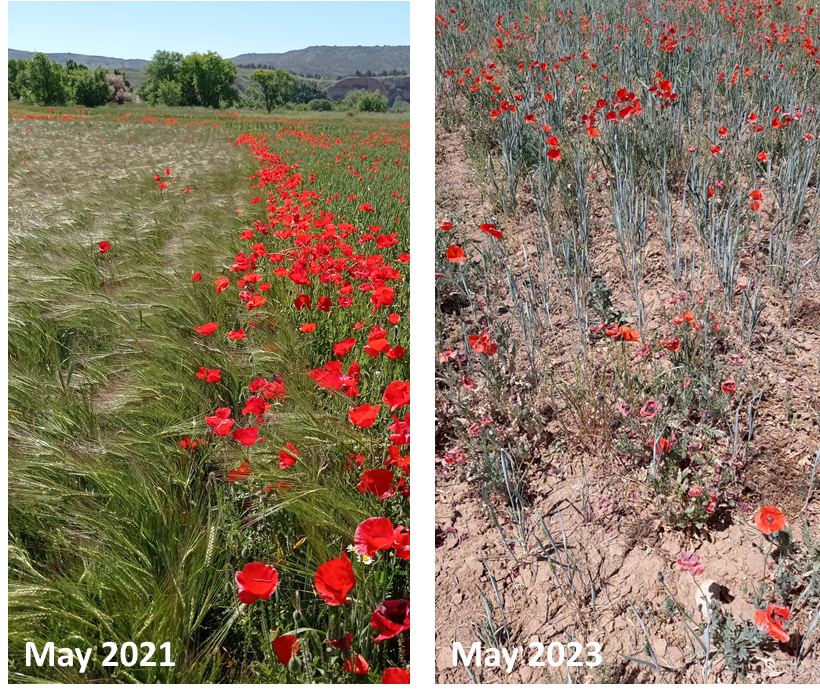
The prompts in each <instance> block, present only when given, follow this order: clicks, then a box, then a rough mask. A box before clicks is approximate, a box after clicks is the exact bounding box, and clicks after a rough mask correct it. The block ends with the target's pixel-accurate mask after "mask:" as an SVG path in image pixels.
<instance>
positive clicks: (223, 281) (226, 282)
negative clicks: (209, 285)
mask: <svg viewBox="0 0 820 699" xmlns="http://www.w3.org/2000/svg"><path fill="white" fill-rule="evenodd" d="M214 284H216V293H217V294H221V293H222V292H223V291H225V289H227V288H228V287H229V286H230V285H231V280H230V279H228V277H220V278H219V279H217V280H216V281H215V282H214Z"/></svg>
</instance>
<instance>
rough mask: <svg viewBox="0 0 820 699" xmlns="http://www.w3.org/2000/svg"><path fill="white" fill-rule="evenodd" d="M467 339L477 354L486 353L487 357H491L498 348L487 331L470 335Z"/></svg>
mask: <svg viewBox="0 0 820 699" xmlns="http://www.w3.org/2000/svg"><path fill="white" fill-rule="evenodd" d="M467 340H468V342H469V343H470V347H472V348H473V349H474V350H475V351H476V352H477V353H478V354H486V355H487V356H488V357H492V356H493V355H494V354H495V351H496V350H497V349H498V344H497V343H495V342H493V341H492V340H491V339H490V336H489V335H488V334H487V333H481V335H470V336H469V337H468V338H467Z"/></svg>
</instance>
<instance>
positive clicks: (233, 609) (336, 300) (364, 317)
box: [8, 102, 410, 683]
mask: <svg viewBox="0 0 820 699" xmlns="http://www.w3.org/2000/svg"><path fill="white" fill-rule="evenodd" d="M402 118H403V117H402ZM8 124H9V145H8V167H9V211H8V215H9V307H8V312H9V340H8V342H9V345H8V352H9V404H8V416H9V486H8V487H9V585H10V588H9V595H10V598H9V681H10V682H94V683H99V682H126V683H135V682H136V683H157V682H160V683H167V682H186V683H202V682H225V683H237V682H252V683H253V682H266V683H283V682H295V683H324V682H326V683H352V682H364V683H367V682H372V683H380V682H382V681H385V682H387V681H396V678H397V677H398V678H403V677H404V676H405V675H406V676H407V681H409V674H407V673H406V671H407V670H409V662H410V661H409V631H408V630H407V629H408V628H409V536H406V530H407V529H408V528H409V353H405V352H406V351H407V350H409V319H408V318H407V314H408V310H409V157H410V156H409V124H408V123H402V122H401V121H398V120H397V117H395V116H393V115H378V116H365V115H356V116H351V117H345V116H340V115H338V114H328V115H324V114H321V115H320V114H314V113H305V112H301V113H274V114H271V115H267V114H262V113H253V112H247V113H244V112H243V113H242V114H237V113H217V112H214V111H212V110H205V109H177V110H170V111H169V110H168V109H167V108H146V107H143V106H142V105H130V107H126V108H111V107H108V108H101V109H98V110H74V109H73V108H58V109H57V110H56V111H55V110H47V109H45V108H40V107H30V106H25V105H21V104H19V103H15V102H12V103H10V104H9V119H8ZM366 204H367V205H369V206H365V205H366ZM376 229H378V230H376ZM100 243H107V244H108V245H109V246H110V247H108V249H107V250H106V251H104V250H103V248H104V247H105V246H101V245H100ZM220 279H222V280H224V281H222V282H221V283H220V282H219V280H220ZM215 282H216V284H215ZM221 287H223V288H221ZM386 289H389V290H390V291H389V292H388V291H386ZM303 296H307V297H309V299H308V300H309V303H308V304H307V305H305V304H304V303H300V302H299V299H300V298H302V297H303ZM322 299H324V300H322ZM303 300H304V299H303ZM209 323H216V324H218V327H217V329H216V330H215V331H213V332H212V333H211V334H208V332H207V331H208V325H207V324H209ZM312 325H314V326H315V328H313V329H311V326H312ZM197 328H199V330H197ZM229 332H230V333H232V335H233V338H232V337H229V336H228V333H229ZM234 338H235V339H234ZM350 338H354V339H355V340H356V342H355V346H354V347H353V349H352V350H350V351H348V352H347V353H345V354H340V353H339V352H337V351H336V350H335V349H334V345H335V344H337V343H341V342H342V341H344V340H348V339H350ZM374 338H375V339H374ZM348 344H349V343H348ZM401 350H404V351H401ZM374 353H375V354H374ZM334 362H340V363H341V366H339V367H338V371H336V369H337V367H336V365H335V364H334ZM354 364H355V366H353V365H354ZM328 367H329V368H328ZM215 369H218V370H219V371H218V372H217V374H214V373H213V370H215ZM200 376H201V377H202V378H200ZM216 376H218V377H219V380H213V379H214V378H215V377H216ZM405 382H406V386H405ZM394 384H395V385H394ZM391 385H392V386H393V388H392V389H391V391H387V388H388V386H391ZM397 390H398V394H399V395H401V396H404V395H405V393H406V402H403V398H396V397H395V396H396V395H397V393H396V392H397ZM365 405H366V406H367V408H364V407H363V406H365ZM376 406H380V410H378V412H377V413H376V415H375V420H370V419H367V417H372V413H373V410H374V409H375V408H376ZM358 408H362V410H361V411H359V412H355V411H356V409H358ZM220 409H222V410H223V412H222V413H221V414H220V413H218V412H217V411H219V410H220ZM364 414H366V415H365V419H360V416H361V415H364ZM227 415H230V417H226V416H227ZM206 418H211V420H206ZM368 423H370V424H368ZM220 425H221V427H220ZM232 429H233V430H234V431H233V433H232V432H231V430H232ZM254 430H257V431H256V432H254ZM249 436H250V438H249ZM256 440H260V441H256ZM262 440H263V441H262ZM374 518H378V522H376V524H373V525H372V526H373V527H377V526H378V527H381V528H382V529H384V527H386V526H387V527H389V528H390V529H391V531H392V529H393V528H396V531H397V533H396V535H395V536H393V535H392V534H391V535H390V536H388V537H387V539H389V541H387V543H386V544H385V543H384V541H383V539H384V537H383V536H382V538H381V539H378V541H377V542H376V543H373V541H376V540H375V539H372V538H370V539H369V538H368V537H367V536H366V535H367V531H368V530H367V526H365V525H362V523H363V522H365V521H366V520H372V519H374ZM386 520H389V522H387V523H386V524H385V521H386ZM368 526H369V525H368ZM402 527H403V529H404V530H405V531H404V532H402V529H401V528H402ZM357 532H358V534H357ZM405 536H406V539H405ZM362 542H364V543H362ZM368 542H369V543H368ZM405 542H406V546H405ZM251 563H258V564H263V565H262V567H261V568H255V569H252V568H248V569H246V570H245V577H244V578H243V577H242V576H241V573H242V571H243V569H245V566H247V565H249V564H251ZM326 564H329V565H328V566H326ZM323 566H326V567H323ZM261 569H264V571H266V572H265V573H264V574H263V575H262V578H263V580H262V581H261V582H260V579H258V577H254V576H259V575H260V574H259V573H258V572H253V574H251V573H250V572H249V571H252V570H253V571H255V570H261ZM271 569H272V570H273V571H275V573H274V572H271ZM238 573H239V574H240V575H239V576H237V574H238ZM251 578H253V579H252V580H251ZM243 586H244V588H245V593H244V595H243V599H244V600H247V599H253V601H252V602H250V603H245V601H243V600H240V598H239V595H240V593H242V590H243ZM247 595H250V597H247ZM48 642H53V643H54V644H55V647H56V648H57V649H59V648H62V647H65V648H71V649H74V648H75V647H76V648H78V649H83V650H84V649H86V648H91V649H92V652H91V655H90V659H89V662H88V665H87V667H86V669H85V671H84V672H82V673H80V672H78V667H77V664H78V660H77V659H76V657H75V658H74V659H73V665H72V666H60V664H59V663H55V666H54V667H48V666H47V664H44V665H43V666H42V667H39V666H37V665H35V664H32V665H31V666H27V665H26V644H27V643H34V644H35V646H36V648H37V649H38V651H40V650H42V649H43V648H44V647H45V645H46V644H47V643H48ZM105 643H113V644H116V647H117V650H116V655H115V657H114V658H113V661H114V662H113V664H108V665H105V664H104V661H105V660H106V656H108V655H109V650H108V649H109V648H110V646H108V647H104V646H103V644H105ZM129 643H131V644H134V646H135V647H136V648H132V647H131V646H128V647H127V648H123V645H124V644H129ZM151 644H153V646H154V647H155V648H156V652H155V653H154V654H153V657H151V658H147V657H146V655H147V654H148V653H149V651H150V650H151ZM163 644H169V646H166V648H165V649H163V648H162V646H163ZM132 651H133V652H132ZM134 653H136V654H137V657H138V658H139V661H140V662H131V661H132V659H133V656H134ZM57 657H60V654H59V652H58V653H57ZM166 660H170V662H172V663H173V666H170V665H169V664H167V663H166V664H165V665H163V664H162V663H163V662H164V661H166ZM143 661H148V662H147V663H146V662H143ZM109 662H111V661H109ZM151 662H153V663H154V664H150V663H151Z"/></svg>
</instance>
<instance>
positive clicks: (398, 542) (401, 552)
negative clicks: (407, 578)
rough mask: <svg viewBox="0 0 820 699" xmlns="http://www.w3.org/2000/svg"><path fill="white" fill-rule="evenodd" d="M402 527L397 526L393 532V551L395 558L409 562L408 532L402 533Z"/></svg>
mask: <svg viewBox="0 0 820 699" xmlns="http://www.w3.org/2000/svg"><path fill="white" fill-rule="evenodd" d="M403 530H404V527H402V526H398V527H396V529H395V531H394V532H393V550H394V551H395V552H396V556H398V557H399V558H401V559H403V560H405V561H409V560H410V531H409V530H408V531H406V532H405V531H403Z"/></svg>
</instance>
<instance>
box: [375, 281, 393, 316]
mask: <svg viewBox="0 0 820 699" xmlns="http://www.w3.org/2000/svg"><path fill="white" fill-rule="evenodd" d="M395 296H396V292H395V289H393V287H390V286H381V287H379V288H378V289H376V290H375V291H374V292H373V295H372V296H371V297H370V303H372V304H373V306H374V308H373V312H374V313H375V312H376V309H377V308H380V307H381V306H390V305H392V304H393V301H394V299H395Z"/></svg>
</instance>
